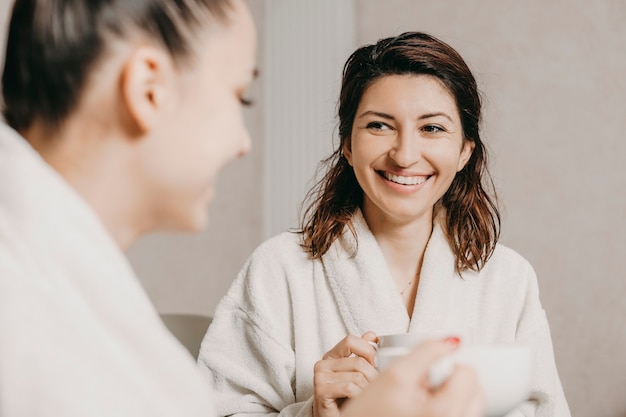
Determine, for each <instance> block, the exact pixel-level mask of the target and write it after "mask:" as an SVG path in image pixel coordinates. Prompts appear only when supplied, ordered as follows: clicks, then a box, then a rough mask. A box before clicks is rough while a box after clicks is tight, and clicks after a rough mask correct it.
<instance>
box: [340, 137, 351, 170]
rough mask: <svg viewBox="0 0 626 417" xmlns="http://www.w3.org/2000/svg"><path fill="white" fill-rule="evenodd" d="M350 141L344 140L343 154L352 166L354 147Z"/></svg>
mask: <svg viewBox="0 0 626 417" xmlns="http://www.w3.org/2000/svg"><path fill="white" fill-rule="evenodd" d="M350 145H351V144H350V140H349V139H344V141H343V144H342V145H341V153H342V154H343V156H344V157H345V158H346V161H348V164H349V165H350V166H352V146H350Z"/></svg>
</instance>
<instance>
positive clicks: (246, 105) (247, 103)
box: [239, 97, 254, 107]
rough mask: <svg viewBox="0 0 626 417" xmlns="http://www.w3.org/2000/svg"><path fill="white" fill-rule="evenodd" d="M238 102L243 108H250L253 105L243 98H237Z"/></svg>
mask: <svg viewBox="0 0 626 417" xmlns="http://www.w3.org/2000/svg"><path fill="white" fill-rule="evenodd" d="M239 102H240V103H241V105H242V106H245V107H250V106H252V105H253V104H254V101H252V100H250V99H247V98H243V97H239Z"/></svg>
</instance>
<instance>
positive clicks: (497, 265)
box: [484, 243, 534, 274]
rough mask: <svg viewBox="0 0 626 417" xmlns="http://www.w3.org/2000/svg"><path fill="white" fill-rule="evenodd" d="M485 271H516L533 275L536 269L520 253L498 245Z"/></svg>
mask: <svg viewBox="0 0 626 417" xmlns="http://www.w3.org/2000/svg"><path fill="white" fill-rule="evenodd" d="M484 269H485V270H493V269H495V270H501V269H505V270H515V271H518V272H521V273H533V274H534V269H533V266H532V265H531V264H530V262H529V261H528V260H527V259H526V258H525V257H524V256H522V255H521V254H520V253H518V252H517V251H515V250H514V249H511V248H510V247H508V246H506V245H503V244H501V243H498V244H497V245H496V248H495V250H494V252H493V254H492V255H491V258H489V260H488V261H487V263H486V264H485V268H484Z"/></svg>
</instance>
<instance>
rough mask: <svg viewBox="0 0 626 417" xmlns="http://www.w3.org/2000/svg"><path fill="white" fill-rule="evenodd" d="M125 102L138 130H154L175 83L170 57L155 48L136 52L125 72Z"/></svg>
mask: <svg viewBox="0 0 626 417" xmlns="http://www.w3.org/2000/svg"><path fill="white" fill-rule="evenodd" d="M122 71H123V72H122V78H121V91H122V100H123V104H124V105H125V108H126V109H127V110H128V117H129V119H130V120H131V122H132V123H133V124H134V125H135V126H134V127H135V128H136V129H138V130H139V131H140V132H142V133H146V132H147V131H150V130H151V129H152V128H153V127H154V124H155V123H156V121H157V120H159V115H160V112H161V111H162V109H163V107H164V104H165V101H166V99H167V98H168V93H169V92H170V91H171V84H172V81H173V74H174V71H173V63H172V59H171V58H170V56H169V55H168V54H167V53H165V52H164V51H162V50H160V49H158V48H155V47H153V46H141V47H139V48H137V49H135V50H134V51H133V53H132V54H131V55H130V57H129V58H128V60H127V61H126V64H125V65H124V67H123V70H122Z"/></svg>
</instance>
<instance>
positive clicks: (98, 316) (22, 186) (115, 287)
mask: <svg viewBox="0 0 626 417" xmlns="http://www.w3.org/2000/svg"><path fill="white" fill-rule="evenodd" d="M209 396H210V395H209V394H208V388H207V386H206V383H205V382H204V381H203V380H202V377H201V375H200V373H199V372H198V369H197V367H196V365H195V363H194V360H193V358H192V357H191V356H190V355H189V354H188V353H187V351H186V350H185V348H184V347H183V346H182V345H181V344H180V343H178V341H177V340H176V339H175V338H174V336H172V335H171V334H170V333H169V332H168V331H167V329H166V328H165V327H164V325H163V324H162V322H161V320H160V319H159V316H158V314H157V312H156V311H155V309H154V308H153V306H152V304H151V302H150V300H149V299H148V297H147V296H146V293H145V292H144V290H143V289H142V287H141V285H140V283H139V281H138V280H137V278H136V276H135V275H134V273H133V271H132V269H131V267H130V266H129V264H128V262H127V260H126V258H125V257H124V255H123V253H122V252H121V251H120V249H119V248H118V247H117V246H116V244H115V243H114V242H113V240H112V238H111V237H110V236H109V235H108V233H107V232H106V231H105V229H104V227H103V225H102V224H101V222H100V221H99V219H98V218H97V217H96V215H95V214H94V212H93V211H92V210H91V208H90V207H88V205H87V204H86V203H85V202H84V201H83V200H82V199H81V198H80V196H79V195H78V194H77V193H76V192H75V191H74V190H73V189H72V188H70V187H69V186H68V184H67V183H66V182H65V181H64V180H63V179H62V177H61V176H60V175H58V174H57V172H56V171H54V170H53V169H52V168H51V167H50V166H48V165H47V164H46V163H45V162H44V161H43V160H42V159H41V158H40V157H39V154H37V153H36V152H35V151H34V150H33V149H32V148H31V147H30V146H29V145H28V144H27V142H26V141H25V140H23V139H22V138H21V137H20V136H19V135H18V134H17V133H16V132H15V131H13V130H12V129H10V128H8V127H7V126H6V125H4V124H0V416H2V417H18V416H19V417H23V416H50V417H53V416H54V417H59V416H63V417H86V416H89V417H94V416H103V417H104V416H106V417H112V416H115V417H126V416H127V417H143V416H146V417H148V416H149V417H154V416H168V417H171V416H203V417H207V416H211V415H213V412H214V410H213V408H212V405H211V402H210V400H209V399H208V398H207V397H209Z"/></svg>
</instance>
